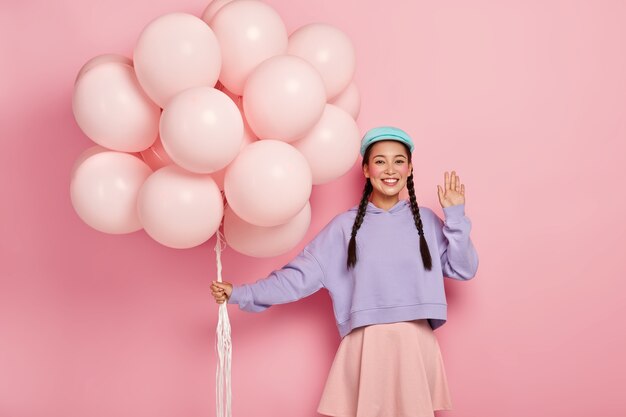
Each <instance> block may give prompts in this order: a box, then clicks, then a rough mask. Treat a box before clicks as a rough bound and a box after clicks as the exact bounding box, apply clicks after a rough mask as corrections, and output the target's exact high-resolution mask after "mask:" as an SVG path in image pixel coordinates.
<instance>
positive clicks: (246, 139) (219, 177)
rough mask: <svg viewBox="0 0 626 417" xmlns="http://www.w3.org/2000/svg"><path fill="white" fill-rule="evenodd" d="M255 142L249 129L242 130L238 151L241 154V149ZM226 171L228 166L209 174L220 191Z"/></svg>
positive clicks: (222, 187)
mask: <svg viewBox="0 0 626 417" xmlns="http://www.w3.org/2000/svg"><path fill="white" fill-rule="evenodd" d="M244 124H245V121H244ZM256 140H257V138H256V137H255V136H254V135H253V134H252V133H251V131H250V129H249V128H244V135H243V141H242V142H241V148H240V149H239V151H240V152H241V149H243V148H244V147H245V146H247V145H249V144H251V143H252V142H256ZM227 169H228V166H226V168H222V169H220V170H219V171H215V172H212V173H211V177H212V178H213V179H214V180H215V183H216V184H217V186H218V188H219V189H220V190H224V175H226V170H227Z"/></svg>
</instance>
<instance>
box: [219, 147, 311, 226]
mask: <svg viewBox="0 0 626 417" xmlns="http://www.w3.org/2000/svg"><path fill="white" fill-rule="evenodd" d="M311 188H312V183H311V170H310V168H309V165H308V164H307V161H306V159H305V157H304V156H303V155H302V154H301V153H300V152H299V151H298V150H297V149H296V148H294V147H293V146H291V145H289V144H288V143H284V142H281V141H278V140H271V139H268V140H260V141H256V142H254V143H251V144H250V145H248V146H246V147H245V148H244V149H243V150H242V151H241V153H240V154H239V155H238V156H237V158H236V159H235V160H234V161H233V162H232V163H231V164H230V165H229V166H228V169H227V170H226V175H225V177H224V193H225V195H226V199H227V200H228V204H229V206H230V207H231V208H232V209H233V211H234V212H235V213H236V214H237V216H239V217H240V218H242V219H243V220H244V221H246V222H248V223H252V224H254V225H256V226H265V227H269V226H277V225H279V224H284V223H286V222H288V221H289V219H291V218H292V217H294V216H295V215H296V214H297V213H298V212H299V211H300V210H302V208H303V207H304V205H305V204H306V202H307V201H308V200H309V197H310V195H311Z"/></svg>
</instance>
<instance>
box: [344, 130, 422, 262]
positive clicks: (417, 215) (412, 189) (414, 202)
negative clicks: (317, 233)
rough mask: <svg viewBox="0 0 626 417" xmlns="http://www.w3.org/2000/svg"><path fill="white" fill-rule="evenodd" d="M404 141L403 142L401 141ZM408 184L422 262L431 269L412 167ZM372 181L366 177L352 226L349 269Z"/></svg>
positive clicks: (349, 245)
mask: <svg viewBox="0 0 626 417" xmlns="http://www.w3.org/2000/svg"><path fill="white" fill-rule="evenodd" d="M400 143H402V142H400ZM402 145H403V146H404V148H405V149H406V152H407V155H408V157H409V161H410V160H411V151H410V149H409V147H408V146H407V145H406V144H404V143H402ZM371 150H372V145H370V146H369V147H368V148H367V149H366V150H365V154H364V155H363V162H362V164H361V166H362V167H363V166H365V165H367V163H368V160H369V156H370V153H371ZM406 186H407V189H408V191H409V200H410V202H411V211H412V212H413V221H414V222H415V227H416V228H417V232H418V233H419V237H420V253H421V255H422V263H423V264H424V269H426V270H428V271H430V270H431V268H432V259H431V257H430V251H429V250H428V244H427V243H426V238H424V230H423V225H422V219H421V217H420V211H419V206H418V205H417V199H416V198H415V184H414V183H413V170H412V169H411V175H409V176H408V178H407V180H406ZM373 189H374V188H373V187H372V183H371V182H370V179H369V178H366V179H365V188H363V196H362V197H361V202H360V203H359V210H358V212H357V215H356V218H355V219H354V225H353V226H352V236H351V237H350V243H349V244H348V269H350V268H353V267H354V265H355V264H356V261H357V256H356V234H357V232H358V231H359V228H360V227H361V224H362V223H363V218H364V217H365V213H366V211H365V210H366V208H367V203H368V200H369V196H370V195H371V194H372V191H373Z"/></svg>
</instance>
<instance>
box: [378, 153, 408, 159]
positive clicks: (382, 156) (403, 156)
mask: <svg viewBox="0 0 626 417" xmlns="http://www.w3.org/2000/svg"><path fill="white" fill-rule="evenodd" d="M379 156H380V157H381V158H384V157H385V155H374V158H378V157H379ZM399 156H401V157H402V158H404V159H406V156H405V155H402V154H398V155H396V156H394V158H397V157H399Z"/></svg>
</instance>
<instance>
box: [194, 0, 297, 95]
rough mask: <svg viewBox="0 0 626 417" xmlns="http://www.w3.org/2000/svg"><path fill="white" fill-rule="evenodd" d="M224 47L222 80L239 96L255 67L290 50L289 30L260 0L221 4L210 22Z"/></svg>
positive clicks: (243, 0)
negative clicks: (288, 42) (288, 45)
mask: <svg viewBox="0 0 626 417" xmlns="http://www.w3.org/2000/svg"><path fill="white" fill-rule="evenodd" d="M205 21H206V22H207V23H209V24H210V26H211V28H212V29H213V31H214V32H215V35H216V36H217V39H218V40H219V43H220V46H221V48H222V72H221V73H220V77H219V78H220V81H221V82H222V84H224V85H225V86H226V88H228V89H229V90H230V91H232V92H233V93H235V94H237V95H242V94H243V88H244V83H245V82H246V79H247V78H248V76H249V75H250V73H251V72H252V70H253V69H254V68H255V67H256V66H257V65H259V64H260V63H261V62H263V61H265V60H266V59H268V58H270V57H273V56H275V55H281V54H284V53H285V52H286V51H287V41H288V36H287V29H286V28H285V24H284V23H283V21H282V19H281V18H280V15H279V14H278V13H276V11H275V10H274V9H273V8H271V7H270V6H268V5H267V4H265V3H263V2H260V1H257V0H237V1H233V2H230V3H228V4H226V5H225V6H223V7H221V8H220V9H219V10H218V11H217V13H216V14H215V16H213V18H212V19H211V20H210V21H209V20H206V19H205Z"/></svg>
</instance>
